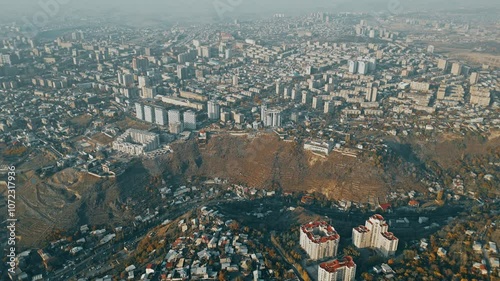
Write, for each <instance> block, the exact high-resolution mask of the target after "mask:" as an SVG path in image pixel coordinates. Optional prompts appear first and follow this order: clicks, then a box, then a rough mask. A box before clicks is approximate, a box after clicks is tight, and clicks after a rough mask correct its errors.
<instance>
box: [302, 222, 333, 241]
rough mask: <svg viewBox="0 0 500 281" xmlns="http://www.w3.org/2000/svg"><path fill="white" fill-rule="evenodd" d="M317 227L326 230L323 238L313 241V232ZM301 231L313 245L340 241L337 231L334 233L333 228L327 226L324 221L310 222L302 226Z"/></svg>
mask: <svg viewBox="0 0 500 281" xmlns="http://www.w3.org/2000/svg"><path fill="white" fill-rule="evenodd" d="M319 227H322V228H324V229H326V232H325V236H322V237H320V238H319V239H315V238H314V234H313V232H314V229H315V228H319ZM301 231H302V232H304V233H305V234H306V235H307V238H309V240H310V241H311V242H314V243H325V242H327V241H333V240H338V239H340V236H339V235H338V233H337V231H335V228H333V227H332V226H331V225H329V224H328V223H327V222H326V221H315V222H310V223H308V224H305V225H303V226H302V227H301Z"/></svg>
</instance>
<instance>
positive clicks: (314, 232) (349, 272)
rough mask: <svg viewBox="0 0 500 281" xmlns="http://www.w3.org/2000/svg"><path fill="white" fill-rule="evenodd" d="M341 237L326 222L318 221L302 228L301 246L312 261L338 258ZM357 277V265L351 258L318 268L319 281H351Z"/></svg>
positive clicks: (324, 263)
mask: <svg viewBox="0 0 500 281" xmlns="http://www.w3.org/2000/svg"><path fill="white" fill-rule="evenodd" d="M339 242H340V235H339V234H338V233H337V232H336V231H335V229H334V228H333V227H332V226H331V225H329V224H328V223H327V222H325V221H316V222H311V223H308V224H305V225H303V226H301V227H300V246H301V247H302V249H304V250H305V251H306V253H307V254H308V255H309V257H310V258H311V259H312V260H322V259H325V258H328V257H335V256H337V251H338V247H339ZM355 276H356V264H355V263H354V261H353V260H352V258H351V257H349V256H346V257H344V259H342V260H338V259H334V260H331V261H327V262H323V263H321V264H320V265H319V266H318V280H319V281H334V280H342V281H351V280H354V278H355Z"/></svg>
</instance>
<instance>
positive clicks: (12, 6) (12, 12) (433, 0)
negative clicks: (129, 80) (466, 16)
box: [0, 0, 500, 19]
mask: <svg viewBox="0 0 500 281" xmlns="http://www.w3.org/2000/svg"><path fill="white" fill-rule="evenodd" d="M54 4H55V5H54ZM44 7H48V8H44ZM390 7H400V8H399V9H403V10H413V9H416V8H418V9H424V8H428V9H443V8H447V7H450V8H460V7H464V8H478V7H496V8H500V1H499V0H473V1H471V0H358V1H356V0H354V1H353V0H135V1H132V0H84V1H78V0H0V17H4V18H5V17H9V19H12V18H14V17H27V18H29V19H32V18H33V17H36V16H37V13H38V16H40V13H41V12H44V11H45V13H46V14H48V15H49V17H51V18H56V17H58V16H60V15H62V14H64V15H68V13H69V15H70V16H71V13H76V12H75V11H78V13H77V16H85V13H84V12H83V11H88V12H90V13H91V14H92V13H96V12H97V13H99V12H100V13H102V12H104V11H106V13H109V14H112V13H117V14H122V15H124V14H125V15H130V16H136V17H137V16H146V15H150V16H155V17H160V18H164V17H172V18H175V17H179V18H189V17H192V18H197V17H218V16H219V17H220V16H221V15H223V16H224V17H230V18H233V17H238V16H240V15H249V14H254V15H261V16H267V15H269V14H273V13H287V14H298V13H304V12H311V11H339V12H344V11H368V12H369V11H372V12H373V11H374V12H384V11H387V10H389V9H391V8H390ZM52 11H55V12H54V13H53V14H54V15H51V14H50V13H52Z"/></svg>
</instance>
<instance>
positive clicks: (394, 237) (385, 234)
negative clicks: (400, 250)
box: [382, 232, 398, 240]
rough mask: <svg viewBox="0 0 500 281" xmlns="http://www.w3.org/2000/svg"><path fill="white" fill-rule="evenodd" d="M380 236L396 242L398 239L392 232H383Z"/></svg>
mask: <svg viewBox="0 0 500 281" xmlns="http://www.w3.org/2000/svg"><path fill="white" fill-rule="evenodd" d="M382 235H383V236H384V237H385V238H387V239H388V240H398V238H397V237H396V236H394V233H392V232H383V233H382Z"/></svg>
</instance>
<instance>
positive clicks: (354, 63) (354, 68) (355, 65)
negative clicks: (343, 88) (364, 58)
mask: <svg viewBox="0 0 500 281" xmlns="http://www.w3.org/2000/svg"><path fill="white" fill-rule="evenodd" d="M357 71H358V62H357V61H354V60H350V61H349V73H352V74H354V73H356V72H357Z"/></svg>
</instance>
